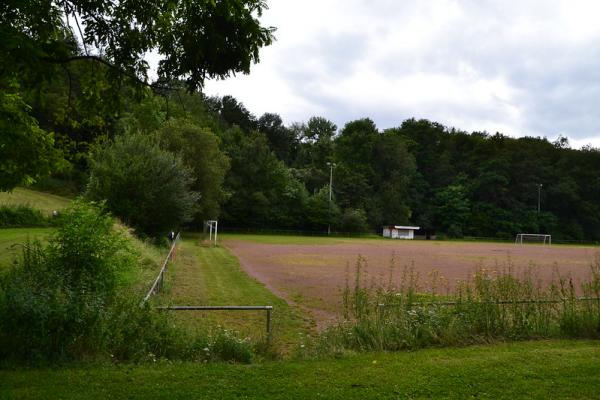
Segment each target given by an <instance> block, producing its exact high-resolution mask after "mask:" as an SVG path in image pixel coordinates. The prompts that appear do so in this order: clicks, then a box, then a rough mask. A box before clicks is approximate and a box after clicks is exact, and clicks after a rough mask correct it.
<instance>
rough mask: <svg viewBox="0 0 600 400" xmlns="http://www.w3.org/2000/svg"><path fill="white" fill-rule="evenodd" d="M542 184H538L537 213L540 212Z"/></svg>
mask: <svg viewBox="0 0 600 400" xmlns="http://www.w3.org/2000/svg"><path fill="white" fill-rule="evenodd" d="M542 186H544V185H542V184H541V183H540V184H538V212H537V213H538V215H539V214H540V200H541V198H542Z"/></svg>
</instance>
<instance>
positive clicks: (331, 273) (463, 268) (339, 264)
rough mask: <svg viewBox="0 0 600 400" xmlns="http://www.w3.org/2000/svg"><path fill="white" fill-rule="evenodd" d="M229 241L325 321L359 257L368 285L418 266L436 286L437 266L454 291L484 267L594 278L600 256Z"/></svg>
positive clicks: (550, 250)
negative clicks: (592, 267) (592, 269)
mask: <svg viewBox="0 0 600 400" xmlns="http://www.w3.org/2000/svg"><path fill="white" fill-rule="evenodd" d="M224 244H225V246H227V247H228V248H229V249H230V250H231V251H233V253H234V254H235V255H236V256H237V257H238V258H239V260H240V264H241V265H242V268H244V270H245V271H246V272H247V273H248V274H249V275H251V276H252V277H254V278H256V279H258V280H259V281H261V282H263V283H264V284H265V285H266V286H267V287H268V288H269V289H270V290H271V291H273V292H274V293H275V294H276V295H278V296H280V297H283V298H284V299H286V300H288V302H289V303H291V304H299V305H301V306H303V307H305V308H307V309H308V310H310V313H311V314H312V316H313V318H315V319H316V320H317V324H318V325H319V326H322V325H323V324H326V323H327V322H329V321H330V320H332V319H335V317H336V315H338V313H339V311H340V305H341V298H342V297H341V293H342V290H343V288H344V287H345V285H346V282H347V281H348V282H349V283H350V285H353V284H354V279H355V268H356V261H357V258H358V256H359V255H360V256H362V257H363V258H364V259H365V260H366V264H367V266H366V268H365V271H364V273H365V275H364V277H363V279H365V280H366V281H365V283H366V285H367V286H368V285H371V284H373V285H377V286H379V285H386V284H387V283H388V282H389V280H390V276H391V277H392V278H391V279H392V282H399V280H400V278H401V275H402V273H403V270H404V269H405V268H411V267H412V268H413V269H414V271H415V272H417V273H418V275H419V281H420V284H421V287H422V288H423V289H424V290H427V289H428V288H429V287H430V286H431V283H430V282H431V273H432V271H434V270H437V271H439V273H440V275H441V276H443V277H444V278H445V279H446V280H447V284H446V286H447V289H452V288H453V287H454V285H455V284H456V282H457V280H466V279H468V278H469V277H470V276H472V274H473V273H474V272H475V271H477V270H478V269H480V268H485V269H487V270H489V271H503V270H506V269H508V268H510V269H511V271H513V273H514V274H516V275H518V274H520V273H523V271H524V270H526V269H528V268H529V269H530V270H531V269H532V270H533V271H534V275H535V277H536V279H539V280H540V281H541V282H547V281H549V280H551V279H552V278H553V276H556V273H557V272H558V273H560V274H561V275H568V276H570V277H571V278H572V280H573V282H574V283H575V284H576V285H577V283H579V282H581V281H582V280H585V279H587V278H589V276H590V265H591V264H592V263H593V262H594V260H595V259H596V258H597V257H600V248H598V247H575V246H572V247H571V246H552V247H549V246H541V245H522V246H520V245H514V244H504V243H468V242H432V241H395V240H365V241H359V240H357V241H356V242H351V243H339V244H324V245H289V244H264V243H255V242H251V241H245V240H235V239H229V240H226V241H225V242H224ZM392 260H393V262H392ZM392 264H393V267H391V266H392ZM438 292H439V291H438ZM442 292H443V291H442Z"/></svg>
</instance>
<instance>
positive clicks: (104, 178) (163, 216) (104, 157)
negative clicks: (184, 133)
mask: <svg viewBox="0 0 600 400" xmlns="http://www.w3.org/2000/svg"><path fill="white" fill-rule="evenodd" d="M90 164H91V168H90V180H89V183H88V187H87V193H86V196H87V197H88V198H90V199H93V200H106V206H107V207H108V209H109V210H110V211H112V212H113V213H114V214H115V215H116V216H118V217H119V218H121V219H122V220H123V222H125V223H126V224H128V225H130V226H132V227H133V228H135V229H136V231H137V232H138V233H140V234H146V235H150V236H155V237H157V236H159V235H161V234H163V233H165V232H167V231H169V230H171V229H175V228H178V227H180V226H182V225H183V224H185V223H186V222H189V221H190V220H191V219H192V217H193V215H194V212H195V206H196V202H197V201H198V197H199V196H198V194H197V193H195V192H193V191H192V190H191V186H192V184H193V182H194V178H193V172H192V171H191V170H190V169H189V168H188V167H186V166H185V165H184V164H183V162H182V161H181V159H180V158H179V157H177V156H175V155H174V154H173V153H170V152H168V151H166V150H163V149H161V148H160V147H159V145H158V141H157V140H156V139H155V138H154V137H151V136H142V135H139V134H136V135H126V136H120V137H117V139H116V140H115V142H114V143H110V144H108V145H107V146H105V147H103V148H101V149H100V150H99V151H97V152H96V153H95V154H94V155H93V156H92V158H91V160H90Z"/></svg>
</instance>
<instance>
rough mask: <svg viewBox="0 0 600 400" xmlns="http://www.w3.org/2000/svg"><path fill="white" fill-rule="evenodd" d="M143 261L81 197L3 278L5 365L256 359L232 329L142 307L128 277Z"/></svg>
mask: <svg viewBox="0 0 600 400" xmlns="http://www.w3.org/2000/svg"><path fill="white" fill-rule="evenodd" d="M135 263H136V257H135V249H134V248H133V247H132V246H131V243H130V240H128V238H127V237H126V236H124V235H123V233H122V232H120V231H118V230H115V229H114V220H113V219H112V218H111V217H110V215H107V214H106V213H105V212H104V211H103V210H102V209H101V208H100V207H98V206H97V205H94V204H90V203H86V202H83V201H80V200H76V201H75V202H74V203H73V205H72V206H71V207H69V208H68V209H66V210H65V212H64V215H63V218H62V219H61V222H60V226H59V227H58V228H57V230H56V232H54V233H53V234H52V235H51V237H50V238H49V240H48V243H47V244H46V245H42V244H40V243H29V244H27V245H25V246H23V253H22V257H21V258H20V259H19V260H17V262H16V263H15V264H14V265H13V266H12V268H11V269H10V270H9V271H8V272H7V273H6V274H4V275H2V276H0V363H11V364H19V363H23V362H26V363H29V362H34V363H40V362H41V363H47V362H52V363H53V362H62V361H72V360H95V359H110V360H114V361H124V360H133V361H139V360H142V361H155V360H156V359H159V358H167V359H183V360H197V361H209V360H210V361H212V360H226V361H239V362H248V361H250V360H251V359H252V357H253V347H252V344H251V343H250V342H249V341H248V340H246V339H238V338H237V337H235V335H233V334H232V333H231V332H226V331H224V330H213V331H212V332H210V331H208V332H202V333H200V334H197V335H194V336H192V335H190V334H187V333H185V332H183V331H182V330H180V329H178V328H177V327H175V326H174V324H173V321H172V319H171V318H169V316H168V315H167V314H166V313H161V312H159V311H157V310H155V309H153V308H151V307H150V306H148V305H146V306H144V307H140V306H139V304H140V300H141V299H140V297H139V296H136V295H135V292H132V291H130V290H126V287H123V285H122V279H121V278H120V277H121V276H122V275H123V274H127V273H128V271H130V270H131V269H134V268H135V267H136V266H135Z"/></svg>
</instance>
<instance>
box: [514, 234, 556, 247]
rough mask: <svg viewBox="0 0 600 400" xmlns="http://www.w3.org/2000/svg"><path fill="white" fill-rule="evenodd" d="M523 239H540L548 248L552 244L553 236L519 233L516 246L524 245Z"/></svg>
mask: <svg viewBox="0 0 600 400" xmlns="http://www.w3.org/2000/svg"><path fill="white" fill-rule="evenodd" d="M523 238H525V239H528V238H530V239H538V242H540V243H543V244H547V245H548V246H550V245H551V244H552V235H547V234H541V233H518V234H517V237H516V238H515V244H523ZM526 241H527V240H526Z"/></svg>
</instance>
